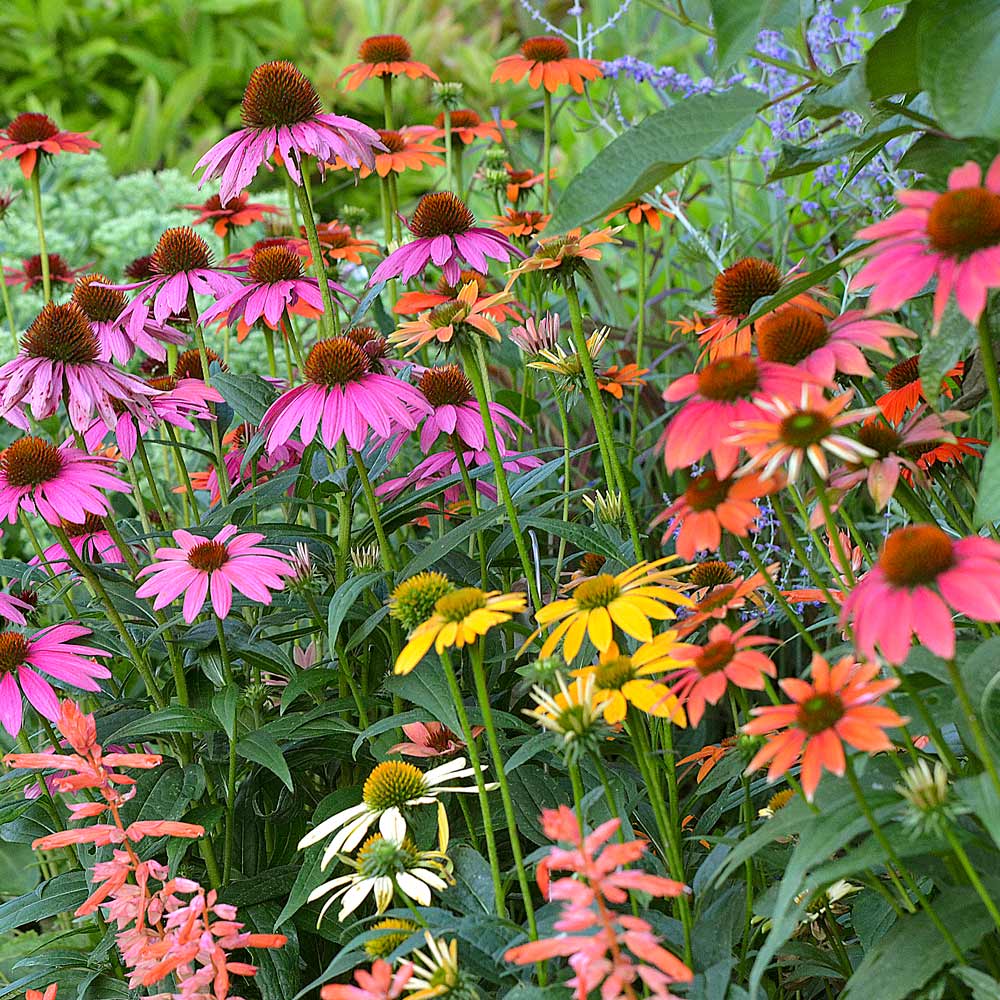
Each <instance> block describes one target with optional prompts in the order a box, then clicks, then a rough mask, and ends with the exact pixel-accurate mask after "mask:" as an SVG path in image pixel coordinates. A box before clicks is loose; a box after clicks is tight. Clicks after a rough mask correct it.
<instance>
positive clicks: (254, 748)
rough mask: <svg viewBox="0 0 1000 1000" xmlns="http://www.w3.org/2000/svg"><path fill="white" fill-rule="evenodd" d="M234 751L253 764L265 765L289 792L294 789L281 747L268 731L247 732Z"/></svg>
mask: <svg viewBox="0 0 1000 1000" xmlns="http://www.w3.org/2000/svg"><path fill="white" fill-rule="evenodd" d="M236 752H237V753H238V754H239V755H240V756H241V757H244V758H246V759H247V760H252V761H253V762H254V763H255V764H260V765H261V767H266V768H267V769H268V770H269V771H271V772H272V773H273V774H276V775H277V776H278V777H279V778H280V779H281V780H282V781H283V782H284V784H285V786H286V787H287V789H288V790H289V791H290V792H294V791H295V785H294V784H292V776H291V774H290V773H289V771H288V764H287V763H286V762H285V758H284V756H283V755H282V753H281V747H280V746H278V741H277V740H275V739H274V737H273V736H271V735H270V734H269V733H265V732H263V731H261V730H258V731H257V732H255V733H248V734H247V735H246V736H244V737H243V739H241V740H240V741H239V742H238V743H237V744H236Z"/></svg>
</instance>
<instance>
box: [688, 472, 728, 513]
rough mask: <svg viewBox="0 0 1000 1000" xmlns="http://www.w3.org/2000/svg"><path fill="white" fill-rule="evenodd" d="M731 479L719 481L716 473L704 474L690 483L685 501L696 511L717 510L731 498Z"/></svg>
mask: <svg viewBox="0 0 1000 1000" xmlns="http://www.w3.org/2000/svg"><path fill="white" fill-rule="evenodd" d="M731 482H732V481H731V480H729V479H719V477H718V476H717V475H716V474H715V473H714V472H703V473H702V474H701V475H700V476H695V478H694V479H692V480H691V482H690V483H688V486H687V489H686V490H685V491H684V499H685V500H686V501H687V504H688V506H689V507H690V508H691V509H692V510H694V511H703V510H715V509H716V508H717V507H718V506H719V504H721V503H723V502H724V501H725V500H726V498H727V497H728V496H729V487H730V484H731Z"/></svg>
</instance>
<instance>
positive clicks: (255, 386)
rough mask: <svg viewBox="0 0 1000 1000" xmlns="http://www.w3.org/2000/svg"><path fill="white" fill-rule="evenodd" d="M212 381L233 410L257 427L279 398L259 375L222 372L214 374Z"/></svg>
mask: <svg viewBox="0 0 1000 1000" xmlns="http://www.w3.org/2000/svg"><path fill="white" fill-rule="evenodd" d="M211 380H212V385H214V386H215V388H216V389H218V390H219V392H220V393H222V398H223V399H224V400H225V401H226V402H227V403H228V404H229V405H230V406H231V407H232V408H233V410H234V411H235V412H236V413H237V414H238V415H239V416H240V417H242V418H243V419H244V420H246V421H247V422H248V423H251V424H253V425H254V426H255V427H256V426H257V424H259V423H260V420H261V417H263V416H264V413H265V412H266V411H267V408H268V407H269V406H270V405H271V403H273V402H274V400H275V399H276V398H277V397H276V395H275V392H274V390H273V389H272V388H271V386H270V385H268V383H267V382H265V381H264V380H263V379H262V378H260V376H258V375H236V374H235V373H233V372H222V371H220V372H215V373H213V374H212V376H211Z"/></svg>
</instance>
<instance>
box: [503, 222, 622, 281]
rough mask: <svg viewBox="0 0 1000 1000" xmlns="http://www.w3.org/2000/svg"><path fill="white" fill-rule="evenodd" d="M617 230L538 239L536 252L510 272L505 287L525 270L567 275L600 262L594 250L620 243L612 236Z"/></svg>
mask: <svg viewBox="0 0 1000 1000" xmlns="http://www.w3.org/2000/svg"><path fill="white" fill-rule="evenodd" d="M620 230H621V227H620V226H618V227H614V228H612V227H611V226H608V227H605V228H604V229H595V230H594V231H593V232H592V233H587V235H586V236H584V235H583V233H582V230H580V229H571V230H570V231H569V232H568V233H566V234H565V235H563V236H550V237H548V238H545V239H542V240H539V243H538V249H537V250H535V252H534V253H533V254H532V255H531V256H530V257H528V258H526V259H525V260H523V261H521V263H520V264H518V265H517V267H515V268H514V269H513V270H512V271H511V272H510V278H509V280H508V281H507V287H508V288H509V287H510V286H511V285H512V284H513V283H514V282H515V281H516V280H517V279H518V278H519V277H520V276H521V275H522V274H526V273H527V272H528V271H555V272H556V273H557V274H559V273H561V274H571V273H573V272H574V271H577V270H579V269H580V268H581V267H583V266H584V265H585V264H586V262H587V261H588V260H600V259H601V251H600V250H599V249H598V247H600V246H601V245H602V244H604V243H618V244H620V243H621V240H616V239H615V234H616V233H618V232H620Z"/></svg>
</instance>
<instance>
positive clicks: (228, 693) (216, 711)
mask: <svg viewBox="0 0 1000 1000" xmlns="http://www.w3.org/2000/svg"><path fill="white" fill-rule="evenodd" d="M239 704H240V689H239V688H238V687H237V686H236V685H235V684H227V685H226V686H225V687H224V688H223V689H222V690H221V691H217V692H216V693H215V694H214V695H213V696H212V714H213V715H214V716H215V717H216V718H217V719H218V720H219V724H220V725H221V726H222V728H223V729H224V730H225V733H226V735H227V736H228V737H229V739H230V740H232V739H235V738H236V710H237V709H238V707H239Z"/></svg>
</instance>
